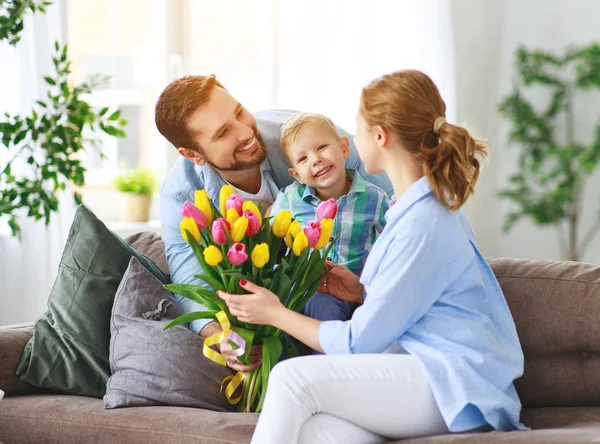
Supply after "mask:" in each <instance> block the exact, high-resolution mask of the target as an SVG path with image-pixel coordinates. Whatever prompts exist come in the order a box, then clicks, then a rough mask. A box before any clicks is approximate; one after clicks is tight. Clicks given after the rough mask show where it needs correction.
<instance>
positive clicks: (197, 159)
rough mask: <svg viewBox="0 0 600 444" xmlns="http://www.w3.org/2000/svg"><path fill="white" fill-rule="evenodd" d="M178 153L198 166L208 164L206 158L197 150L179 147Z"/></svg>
mask: <svg viewBox="0 0 600 444" xmlns="http://www.w3.org/2000/svg"><path fill="white" fill-rule="evenodd" d="M177 152H178V153H179V154H181V155H182V156H183V157H185V158H186V159H187V160H189V161H190V162H192V163H195V164H196V165H204V164H205V163H206V159H205V158H204V156H203V155H202V154H201V153H199V152H198V151H196V150H192V149H190V148H184V147H179V148H177Z"/></svg>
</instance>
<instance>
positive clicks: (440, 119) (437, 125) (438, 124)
mask: <svg viewBox="0 0 600 444" xmlns="http://www.w3.org/2000/svg"><path fill="white" fill-rule="evenodd" d="M444 123H446V119H445V118H444V117H438V118H437V119H435V121H434V122H433V132H434V133H436V134H439V133H440V127H441V126H442V125H443V124H444Z"/></svg>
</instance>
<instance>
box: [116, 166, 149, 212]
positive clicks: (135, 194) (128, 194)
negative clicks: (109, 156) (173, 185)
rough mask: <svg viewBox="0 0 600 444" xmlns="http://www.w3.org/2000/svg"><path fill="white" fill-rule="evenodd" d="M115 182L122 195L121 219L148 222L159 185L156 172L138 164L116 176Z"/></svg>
mask: <svg viewBox="0 0 600 444" xmlns="http://www.w3.org/2000/svg"><path fill="white" fill-rule="evenodd" d="M113 183H114V186H115V188H116V189H117V191H119V192H120V193H121V195H122V197H121V219H122V220H123V221H124V222H148V220H149V219H150V206H151V204H152V193H154V191H156V188H157V186H158V181H157V180H156V175H155V174H154V172H152V171H151V170H149V169H147V168H143V167H140V166H138V167H136V168H134V169H132V170H128V171H125V172H124V173H122V174H120V175H118V176H116V177H115V178H114V181H113Z"/></svg>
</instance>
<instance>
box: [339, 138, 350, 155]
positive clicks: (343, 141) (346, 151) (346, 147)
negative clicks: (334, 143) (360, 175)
mask: <svg viewBox="0 0 600 444" xmlns="http://www.w3.org/2000/svg"><path fill="white" fill-rule="evenodd" d="M340 147H341V148H342V154H343V155H344V159H347V158H348V157H350V142H349V141H348V138H347V137H346V136H343V137H340Z"/></svg>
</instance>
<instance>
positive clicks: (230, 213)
mask: <svg viewBox="0 0 600 444" xmlns="http://www.w3.org/2000/svg"><path fill="white" fill-rule="evenodd" d="M239 218H240V215H239V213H238V212H237V210H236V209H235V208H230V209H228V210H227V215H226V216H225V220H226V221H227V222H229V225H231V226H233V224H234V223H235V221H236V220H238V219H239Z"/></svg>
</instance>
